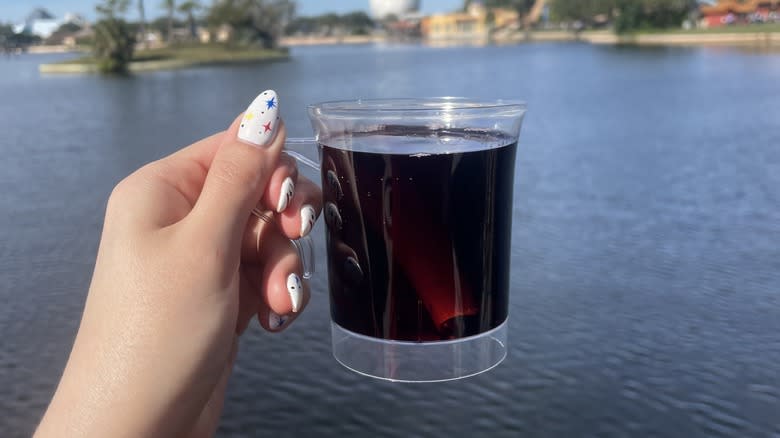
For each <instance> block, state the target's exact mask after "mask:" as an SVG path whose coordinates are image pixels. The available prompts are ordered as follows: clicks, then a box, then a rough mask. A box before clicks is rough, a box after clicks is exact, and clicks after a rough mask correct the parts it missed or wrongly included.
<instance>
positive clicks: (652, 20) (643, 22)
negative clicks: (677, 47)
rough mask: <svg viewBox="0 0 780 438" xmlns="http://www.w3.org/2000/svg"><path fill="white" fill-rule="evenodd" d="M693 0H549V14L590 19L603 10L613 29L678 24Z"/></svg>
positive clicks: (564, 17)
mask: <svg viewBox="0 0 780 438" xmlns="http://www.w3.org/2000/svg"><path fill="white" fill-rule="evenodd" d="M695 8H696V1H695V0H553V2H552V11H553V15H554V16H555V17H556V18H557V19H560V20H580V21H583V22H586V23H587V22H590V21H592V20H593V17H595V16H597V15H600V14H605V15H607V16H608V17H611V18H612V19H613V21H614V25H615V32H617V33H626V32H633V31H636V30H640V29H657V28H668V27H677V26H680V25H681V24H682V22H683V20H685V18H686V17H687V15H688V13H689V12H690V11H691V10H694V9H695Z"/></svg>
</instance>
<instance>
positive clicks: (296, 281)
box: [287, 273, 303, 312]
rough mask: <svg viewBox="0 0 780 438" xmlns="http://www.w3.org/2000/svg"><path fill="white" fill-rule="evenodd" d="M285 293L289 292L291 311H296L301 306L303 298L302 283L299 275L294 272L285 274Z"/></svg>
mask: <svg viewBox="0 0 780 438" xmlns="http://www.w3.org/2000/svg"><path fill="white" fill-rule="evenodd" d="M287 293H289V294H290V301H291V302H292V311H293V312H297V311H298V310H299V309H300V308H301V300H302V299H303V284H302V283H301V277H298V275H297V274H295V273H292V274H290V275H288V276H287Z"/></svg>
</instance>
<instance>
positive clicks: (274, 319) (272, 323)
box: [268, 310, 290, 330]
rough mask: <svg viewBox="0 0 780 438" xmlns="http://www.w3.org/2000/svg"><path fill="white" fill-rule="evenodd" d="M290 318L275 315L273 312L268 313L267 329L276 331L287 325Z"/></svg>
mask: <svg viewBox="0 0 780 438" xmlns="http://www.w3.org/2000/svg"><path fill="white" fill-rule="evenodd" d="M289 320H290V317H289V316H287V315H277V314H276V313H274V311H273V310H269V311H268V328H270V329H271V330H278V329H280V328H282V326H283V325H285V324H287V321H289Z"/></svg>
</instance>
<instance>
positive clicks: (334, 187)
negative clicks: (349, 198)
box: [325, 170, 344, 200]
mask: <svg viewBox="0 0 780 438" xmlns="http://www.w3.org/2000/svg"><path fill="white" fill-rule="evenodd" d="M325 175H327V176H326V178H327V179H328V185H329V186H330V189H331V191H332V192H333V193H334V194H335V195H336V200H339V199H341V198H342V197H343V196H344V191H343V190H341V183H340V182H339V177H338V176H337V175H336V172H334V171H332V170H329V171H328V172H327V173H326V174H325Z"/></svg>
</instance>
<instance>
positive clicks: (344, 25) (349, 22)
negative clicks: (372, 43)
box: [285, 11, 392, 35]
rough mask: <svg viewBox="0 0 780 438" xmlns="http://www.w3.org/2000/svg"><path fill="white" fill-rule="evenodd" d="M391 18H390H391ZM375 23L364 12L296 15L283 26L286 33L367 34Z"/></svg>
mask: <svg viewBox="0 0 780 438" xmlns="http://www.w3.org/2000/svg"><path fill="white" fill-rule="evenodd" d="M391 20H392V18H391ZM376 25H377V23H375V22H374V20H372V19H371V17H369V16H368V15H367V14H366V13H365V12H362V11H357V12H351V13H348V14H343V15H339V14H323V15H318V16H314V17H296V18H294V19H293V20H292V21H290V23H289V24H287V26H286V28H285V33H286V34H287V35H300V34H307V35H308V34H317V35H334V34H341V35H368V34H369V33H371V30H372V29H373V28H374V27H375V26H376Z"/></svg>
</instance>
